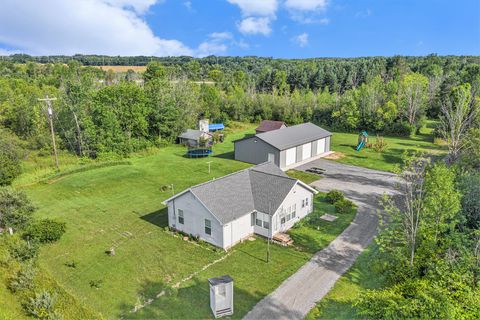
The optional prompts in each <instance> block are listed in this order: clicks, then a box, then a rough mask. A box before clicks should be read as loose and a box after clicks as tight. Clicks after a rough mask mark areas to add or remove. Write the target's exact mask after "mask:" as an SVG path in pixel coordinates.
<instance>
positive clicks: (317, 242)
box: [288, 193, 357, 254]
mask: <svg viewBox="0 0 480 320" xmlns="http://www.w3.org/2000/svg"><path fill="white" fill-rule="evenodd" d="M325 195H326V194H324V193H319V194H317V195H316V196H315V198H314V200H313V204H314V211H313V212H312V213H311V214H309V215H308V216H307V217H305V218H304V219H303V220H301V221H300V222H299V223H297V225H296V226H294V227H293V228H292V229H290V230H289V231H288V233H289V234H290V236H291V237H292V239H293V241H294V245H295V246H297V247H298V248H299V249H300V250H301V251H305V252H310V253H312V254H313V253H315V252H317V251H319V250H321V249H323V248H325V247H326V246H328V244H329V243H330V242H331V241H332V240H334V239H335V238H336V237H337V236H338V235H339V234H340V233H342V231H343V230H344V229H345V228H346V227H348V225H349V224H350V222H352V220H353V219H354V218H355V214H356V212H357V210H356V208H353V209H352V210H350V212H348V213H343V214H339V213H336V212H335V207H334V206H333V205H332V204H329V203H327V202H326V201H325ZM326 213H328V214H331V215H334V216H337V219H336V220H335V221H333V222H330V221H325V220H322V219H320V217H321V216H322V215H324V214H326Z"/></svg>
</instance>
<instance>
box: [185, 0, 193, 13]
mask: <svg viewBox="0 0 480 320" xmlns="http://www.w3.org/2000/svg"><path fill="white" fill-rule="evenodd" d="M183 5H184V6H185V8H187V10H188V11H190V12H193V11H194V10H193V7H192V1H185V2H184V3H183Z"/></svg>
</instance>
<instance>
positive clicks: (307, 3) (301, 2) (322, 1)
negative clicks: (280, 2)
mask: <svg viewBox="0 0 480 320" xmlns="http://www.w3.org/2000/svg"><path fill="white" fill-rule="evenodd" d="M327 4H328V0H287V1H285V7H286V8H287V9H292V10H298V11H319V10H324V9H325V8H326V7H327Z"/></svg>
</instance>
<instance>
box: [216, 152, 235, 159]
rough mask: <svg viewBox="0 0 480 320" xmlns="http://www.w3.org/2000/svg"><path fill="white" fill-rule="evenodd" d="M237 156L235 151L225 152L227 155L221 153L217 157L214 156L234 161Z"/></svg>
mask: <svg viewBox="0 0 480 320" xmlns="http://www.w3.org/2000/svg"><path fill="white" fill-rule="evenodd" d="M234 156H235V153H234V152H233V151H229V152H225V153H220V154H217V155H214V156H213V157H214V158H221V159H233V158H234Z"/></svg>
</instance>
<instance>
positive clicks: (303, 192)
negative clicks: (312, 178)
mask: <svg viewBox="0 0 480 320" xmlns="http://www.w3.org/2000/svg"><path fill="white" fill-rule="evenodd" d="M306 198H308V206H305V207H303V208H302V200H305V199H306ZM293 204H296V217H295V218H293V219H291V220H289V221H285V224H283V225H282V223H281V217H282V215H283V213H285V215H286V211H287V208H289V207H291V206H292V205H293ZM312 211H313V193H312V191H310V190H308V189H306V188H305V187H303V186H302V185H300V184H298V183H297V184H296V185H295V186H294V187H293V188H292V190H291V191H290V192H289V194H288V195H287V196H286V197H285V200H283V202H282V204H281V205H280V207H279V208H278V210H277V211H276V212H275V214H274V216H273V217H272V220H273V223H272V224H273V229H272V231H273V234H276V233H278V232H285V231H287V230H288V229H290V228H291V227H293V225H294V224H295V223H296V222H298V221H300V220H301V219H303V218H304V217H305V216H307V215H308V214H309V213H311V212H312Z"/></svg>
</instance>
